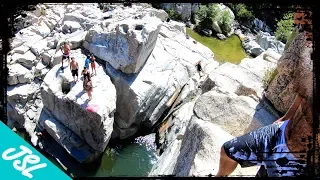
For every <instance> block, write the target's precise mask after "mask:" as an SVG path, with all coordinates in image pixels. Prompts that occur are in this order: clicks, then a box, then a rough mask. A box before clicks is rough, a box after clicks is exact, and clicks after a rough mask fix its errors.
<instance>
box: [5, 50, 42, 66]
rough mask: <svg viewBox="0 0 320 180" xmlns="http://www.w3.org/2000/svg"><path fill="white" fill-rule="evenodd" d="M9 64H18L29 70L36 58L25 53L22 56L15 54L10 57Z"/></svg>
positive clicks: (30, 53)
mask: <svg viewBox="0 0 320 180" xmlns="http://www.w3.org/2000/svg"><path fill="white" fill-rule="evenodd" d="M11 63H20V64H21V65H23V66H24V67H26V68H28V69H31V68H32V67H33V66H34V65H35V64H36V56H35V55H34V54H33V53H32V52H31V51H27V52H26V53H24V54H19V53H15V54H13V55H12V60H11Z"/></svg>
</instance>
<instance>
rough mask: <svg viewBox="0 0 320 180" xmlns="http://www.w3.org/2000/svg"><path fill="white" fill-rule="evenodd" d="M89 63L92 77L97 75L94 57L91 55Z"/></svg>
mask: <svg viewBox="0 0 320 180" xmlns="http://www.w3.org/2000/svg"><path fill="white" fill-rule="evenodd" d="M90 63H91V69H92V73H93V70H94V75H97V71H96V58H95V57H94V55H91V58H90Z"/></svg>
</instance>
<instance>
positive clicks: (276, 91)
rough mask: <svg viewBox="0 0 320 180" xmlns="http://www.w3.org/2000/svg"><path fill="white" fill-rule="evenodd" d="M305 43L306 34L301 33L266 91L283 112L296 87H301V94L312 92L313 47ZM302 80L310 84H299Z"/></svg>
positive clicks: (288, 50) (293, 96) (284, 54)
mask: <svg viewBox="0 0 320 180" xmlns="http://www.w3.org/2000/svg"><path fill="white" fill-rule="evenodd" d="M305 43H306V40H305V34H304V33H299V34H298V35H297V37H296V38H295V39H294V41H293V42H292V44H291V46H290V47H289V48H288V49H287V50H286V51H285V52H284V53H283V54H282V56H281V58H280V59H279V64H278V72H279V73H278V74H277V75H276V77H275V78H274V79H273V81H271V83H270V85H269V86H268V89H267V91H266V93H265V96H266V97H267V98H268V99H269V100H270V101H271V102H272V104H273V105H274V107H275V108H276V109H278V110H279V111H281V112H283V113H285V112H286V111H287V110H288V109H289V107H290V106H291V104H292V102H293V100H294V98H295V95H296V93H295V92H296V89H300V90H299V91H298V92H300V93H301V94H312V93H311V92H312V87H313V86H312V79H313V78H312V75H311V74H312V61H311V57H310V56H311V53H310V51H311V48H308V47H306V45H305ZM302 79H303V80H302ZM299 81H300V82H299ZM301 81H308V83H309V86H305V85H303V86H301V85H297V84H303V83H302V82H301ZM295 84H296V85H295ZM295 87H296V88H295ZM308 97H310V96H309V95H308Z"/></svg>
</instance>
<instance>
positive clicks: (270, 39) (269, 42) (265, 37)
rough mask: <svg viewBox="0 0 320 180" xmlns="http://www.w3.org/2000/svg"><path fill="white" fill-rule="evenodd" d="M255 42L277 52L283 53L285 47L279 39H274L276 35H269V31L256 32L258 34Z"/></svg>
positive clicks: (265, 48)
mask: <svg viewBox="0 0 320 180" xmlns="http://www.w3.org/2000/svg"><path fill="white" fill-rule="evenodd" d="M256 42H257V43H258V44H259V45H260V46H261V48H263V49H264V50H267V49H269V48H271V49H273V50H274V51H275V52H277V53H279V54H282V53H283V51H284V47H285V44H283V43H282V42H281V41H278V40H276V37H274V36H271V35H270V34H269V33H265V32H260V33H258V35H257V36H256Z"/></svg>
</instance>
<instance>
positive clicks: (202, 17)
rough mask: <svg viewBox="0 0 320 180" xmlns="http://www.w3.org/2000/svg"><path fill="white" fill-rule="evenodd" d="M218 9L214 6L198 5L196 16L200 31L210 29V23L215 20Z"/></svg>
mask: <svg viewBox="0 0 320 180" xmlns="http://www.w3.org/2000/svg"><path fill="white" fill-rule="evenodd" d="M218 13H219V9H218V7H217V5H216V4H208V5H200V8H199V10H198V11H197V13H196V15H197V17H198V19H199V25H200V27H201V28H202V29H211V27H212V23H213V22H214V21H215V20H216V18H217V15H218Z"/></svg>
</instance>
